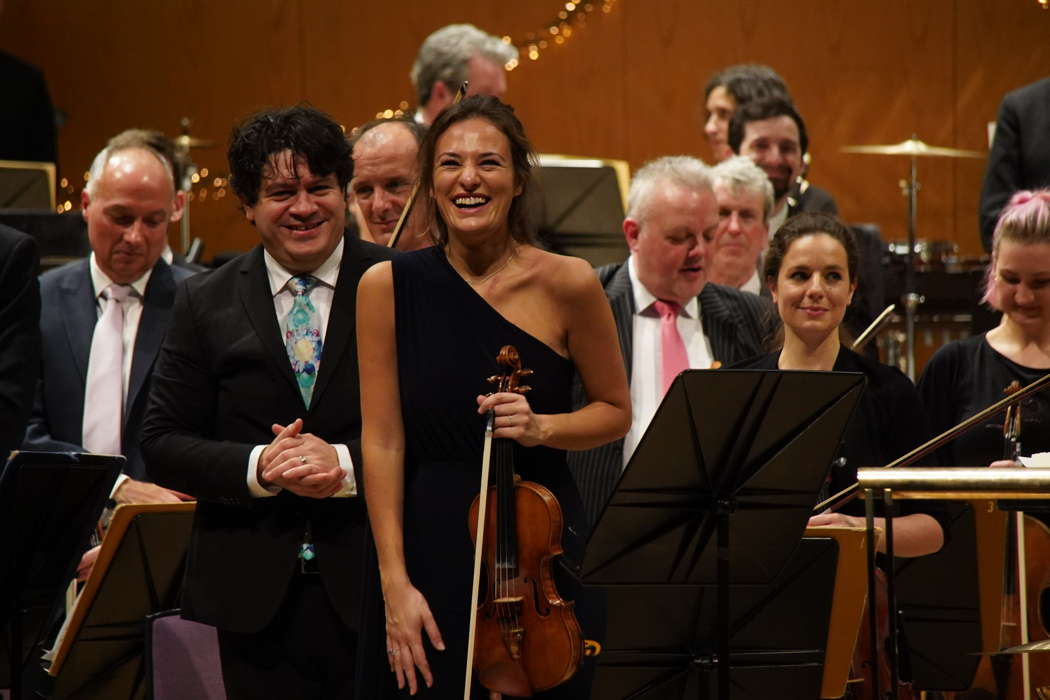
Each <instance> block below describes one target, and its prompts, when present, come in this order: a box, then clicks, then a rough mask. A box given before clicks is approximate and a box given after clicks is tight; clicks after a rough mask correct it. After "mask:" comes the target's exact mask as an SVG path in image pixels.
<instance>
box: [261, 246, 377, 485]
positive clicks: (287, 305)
mask: <svg viewBox="0 0 1050 700" xmlns="http://www.w3.org/2000/svg"><path fill="white" fill-rule="evenodd" d="M343 245H344V244H343V241H342V240H340V241H339V244H338V245H337V246H336V247H335V250H333V251H332V254H331V255H329V256H328V259H327V260H325V261H324V262H323V263H321V266H320V267H319V268H317V269H316V270H314V271H313V272H311V273H310V274H312V275H313V276H314V277H316V278H317V279H318V282H319V284H318V285H317V286H316V287H314V288H313V290H311V292H310V303H312V304H313V305H314V308H315V309H317V315H318V316H319V317H320V320H321V342H322V343H323V342H324V337H325V333H326V331H327V330H328V317H329V316H330V315H331V313H332V300H333V299H334V298H335V285H336V282H338V281H339V266H340V265H341V264H342V261H343ZM263 260H264V261H265V263H266V276H267V277H268V278H269V280H270V292H271V293H272V294H273V308H274V313H276V314H277V323H278V325H279V326H280V328H281V338H282V339H283V338H284V334H285V331H286V330H287V324H288V312H289V311H291V310H292V303H293V297H292V292H291V291H290V290H289V289H288V280H290V279H291V278H292V277H294V276H295V274H293V273H291V272H289V271H288V270H286V269H284V267H283V266H282V265H281V264H280V263H279V262H277V261H276V260H275V259H274V257H273V256H272V255H270V253H269V252H267V251H263ZM282 345H283V342H282ZM322 357H323V351H322ZM318 371H320V365H318ZM268 446H269V445H256V446H255V448H254V449H253V450H252V452H251V455H249V457H248V490H249V491H250V492H251V494H252V495H253V496H255V497H257V498H265V497H267V496H275V495H277V494H278V493H279V492H280V490H281V489H280V488H279V487H277V486H271V487H270V488H266V487H264V486H263V485H262V484H260V483H259V476H258V467H259V457H260V456H262V451H263V450H264V449H266V448H267V447H268ZM332 447H334V448H335V451H336V454H338V455H339V466H340V467H342V468H343V487H342V488H341V489H340V490H339V491H338V492H337V493H336V494H335V497H343V498H345V497H348V496H356V495H357V481H356V480H355V479H354V469H353V462H352V461H351V459H350V449H349V448H348V447H347V446H346V445H343V444H337V445H332Z"/></svg>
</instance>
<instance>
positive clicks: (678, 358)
mask: <svg viewBox="0 0 1050 700" xmlns="http://www.w3.org/2000/svg"><path fill="white" fill-rule="evenodd" d="M653 306H655V307H656V311H657V312H658V313H659V314H660V357H661V361H660V371H661V375H662V376H661V378H662V379H663V385H664V390H663V393H664V394H666V393H667V389H668V387H670V386H671V382H673V381H674V378H675V377H677V376H678V373H679V372H682V371H684V370H687V369H689V354H688V353H687V352H686V351H685V343H684V342H683V341H682V336H681V334H680V333H679V332H678V312H679V311H680V310H681V308H682V307H681V305H679V304H678V302H675V301H663V300H662V299H657V300H656V301H655V302H653Z"/></svg>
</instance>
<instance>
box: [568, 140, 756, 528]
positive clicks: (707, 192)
mask: <svg viewBox="0 0 1050 700" xmlns="http://www.w3.org/2000/svg"><path fill="white" fill-rule="evenodd" d="M718 224H719V221H718V204H717V202H716V200H715V194H714V191H713V190H712V181H711V171H710V169H709V168H708V167H707V166H705V165H704V164H703V163H702V162H701V161H699V160H697V159H696V158H693V157H690V156H667V157H663V158H659V159H657V160H654V161H652V162H650V163H647V164H646V165H644V166H643V167H642V168H641V169H640V170H639V171H638V172H637V173H635V176H634V179H633V181H632V182H631V189H630V191H629V193H628V197H627V217H626V218H625V219H624V222H623V233H624V236H625V237H626V239H627V247H628V248H629V249H630V256H629V257H628V258H627V260H626V261H625V262H623V263H617V264H613V265H606V266H604V267H601V268H599V269H598V271H597V272H598V278H599V279H600V280H601V283H602V286H603V287H604V288H605V294H606V296H607V297H608V298H609V303H610V304H611V305H612V310H613V317H614V318H615V319H616V330H617V336H618V338H619V341H620V350H621V352H622V353H623V358H624V363H625V364H626V368H627V378H628V381H629V382H630V385H631V408H632V414H633V418H632V423H631V429H630V431H629V432H628V433H627V436H626V437H625V438H624V439H623V440H617V441H616V442H612V443H609V444H608V445H603V446H602V447H599V448H596V449H593V450H587V451H585V452H572V453H570V455H569V465H570V468H571V469H572V471H573V475H574V476H575V478H576V481H577V484H578V485H579V488H580V493H581V495H582V496H583V499H584V503H585V505H586V507H587V511H588V514H589V516H590V518H591V521H592V522H593V521H594V519H595V518H596V517H597V516H598V514H599V513H600V512H601V509H602V507H603V506H604V504H605V501H606V500H607V499H608V497H609V494H610V493H611V492H612V489H613V487H614V486H615V485H616V481H617V479H618V478H619V476H620V471H621V470H622V468H623V467H624V466H625V465H626V464H627V462H629V461H630V459H631V455H632V454H633V452H634V449H635V447H637V445H638V441H639V440H640V439H641V437H642V434H643V433H645V430H646V428H647V427H648V426H649V421H651V420H652V417H653V414H654V413H655V412H656V408H657V407H658V406H659V405H660V401H661V400H662V399H663V395H664V392H666V391H667V388H668V387H669V386H670V384H671V381H672V380H673V379H674V378H675V376H676V375H677V374H678V373H679V372H681V371H682V370H685V369H690V368H700V369H707V368H710V367H718V366H721V365H729V364H733V363H736V362H740V361H742V360H744V359H747V358H749V357H752V356H755V355H758V354H760V353H761V352H762V351H763V343H764V342H765V340H766V338H767V337H768V336H769V335H770V333H771V330H772V328H771V324H772V319H773V314H772V309H771V305H770V303H769V302H768V301H766V300H765V299H763V298H761V297H757V296H755V295H753V294H746V293H744V292H741V291H739V290H737V289H733V288H730V287H724V286H721V285H717V284H711V283H710V282H708V264H709V255H710V248H711V244H712V240H713V238H714V236H715V232H716V231H717V229H718ZM575 399H576V402H577V404H581V403H582V402H583V399H584V397H583V396H582V390H580V391H578V392H577V395H576V397H575Z"/></svg>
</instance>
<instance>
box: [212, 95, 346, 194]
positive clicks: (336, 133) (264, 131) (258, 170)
mask: <svg viewBox="0 0 1050 700" xmlns="http://www.w3.org/2000/svg"><path fill="white" fill-rule="evenodd" d="M282 151H291V152H292V154H293V155H295V156H299V157H301V158H303V159H304V160H305V161H306V164H307V165H308V166H309V167H310V172H311V173H313V174H314V175H317V176H319V177H326V176H328V175H330V174H332V173H335V176H336V180H337V181H338V182H339V187H340V189H342V190H344V191H345V190H346V185H347V183H348V182H350V178H351V176H352V175H353V174H354V162H353V160H351V158H350V144H349V143H348V142H347V140H346V136H345V135H344V134H343V129H342V127H340V126H339V124H338V123H337V122H336V121H335V120H334V119H332V118H331V117H329V116H328V115H327V114H325V113H324V112H321V111H319V110H316V109H314V108H313V107H306V106H304V105H297V106H295V107H286V108H284V109H268V110H264V111H262V112H257V113H255V114H253V115H251V116H250V117H248V118H247V119H245V120H244V121H243V122H241V123H240V124H238V125H237V126H235V127H234V128H233V133H232V134H230V149H229V151H228V153H227V157H228V159H229V162H230V185H231V187H233V191H234V192H235V193H236V194H237V196H238V197H239V198H240V200H241V201H242V202H243V203H244V204H247V205H249V206H251V205H253V204H255V203H256V202H257V201H258V200H259V189H260V187H261V185H262V179H263V171H264V170H265V169H266V167H267V166H269V165H270V161H271V159H272V158H273V156H274V155H275V154H278V153H281V152H282Z"/></svg>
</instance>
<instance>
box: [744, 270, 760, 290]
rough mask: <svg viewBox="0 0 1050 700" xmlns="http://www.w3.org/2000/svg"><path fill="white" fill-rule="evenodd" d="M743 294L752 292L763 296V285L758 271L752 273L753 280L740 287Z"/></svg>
mask: <svg viewBox="0 0 1050 700" xmlns="http://www.w3.org/2000/svg"><path fill="white" fill-rule="evenodd" d="M740 291H741V292H751V293H752V294H762V284H761V283H760V282H759V281H758V269H757V268H756V269H755V271H754V272H752V273H751V278H750V279H748V281H747V282H744V285H743V286H742V287H740Z"/></svg>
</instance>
